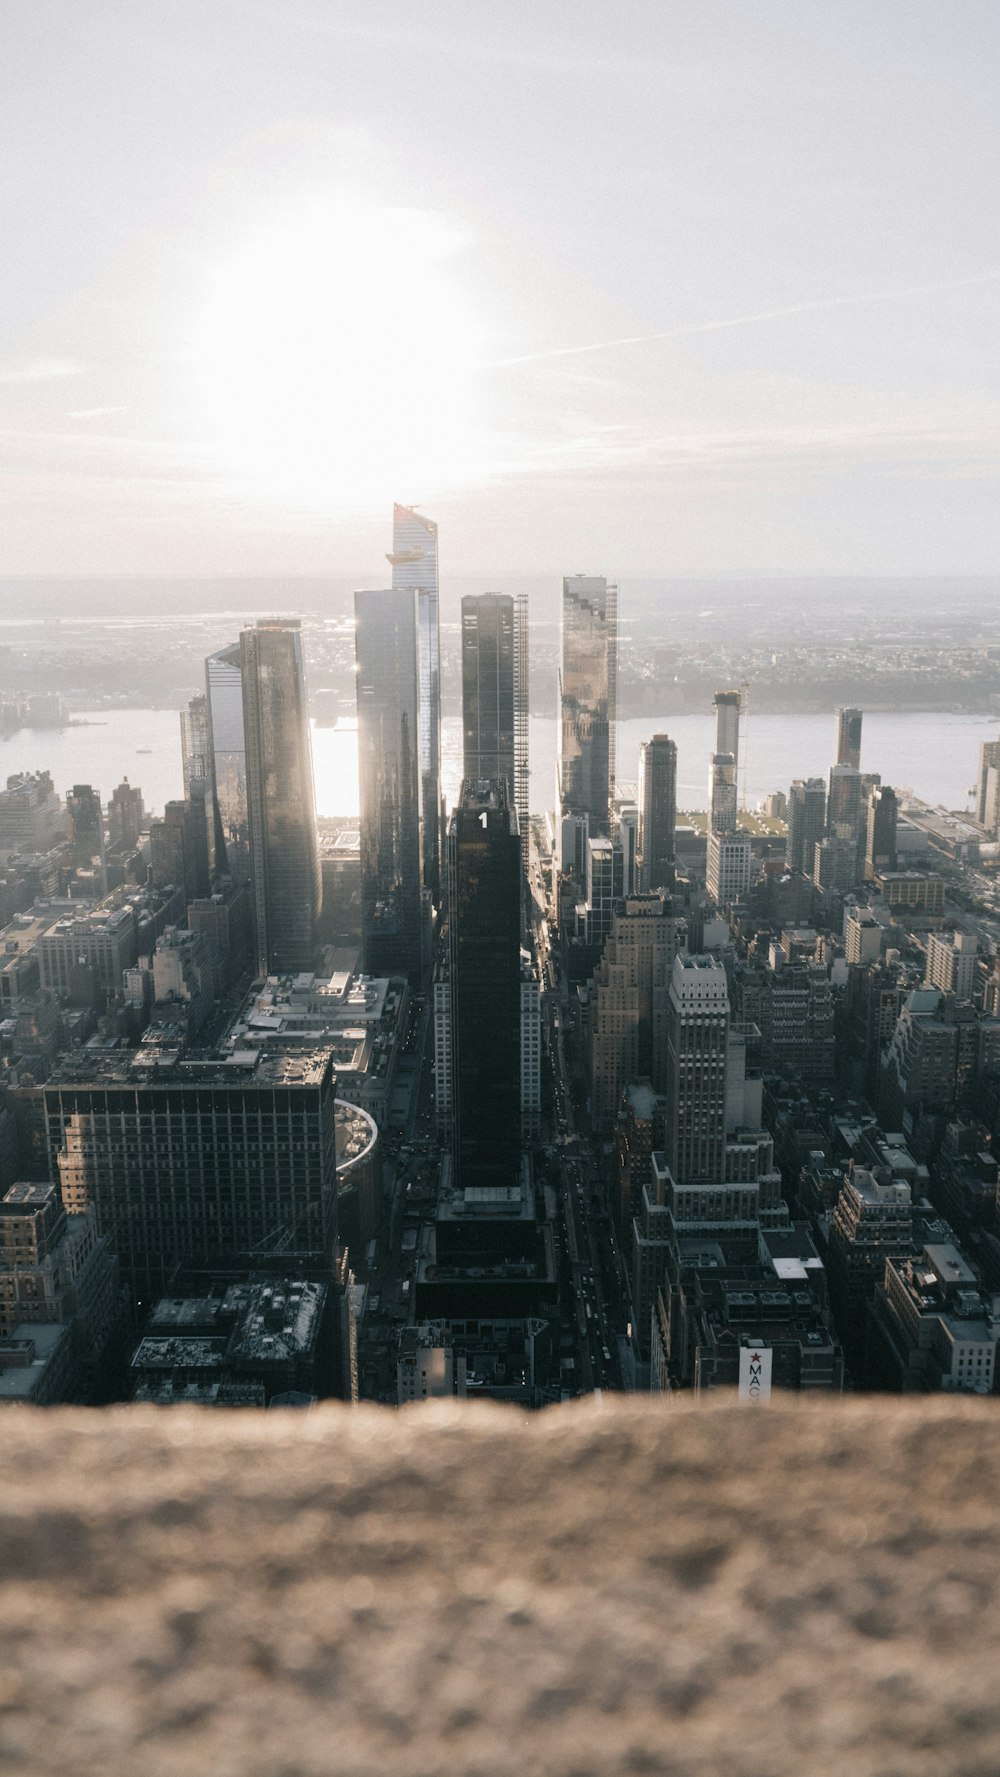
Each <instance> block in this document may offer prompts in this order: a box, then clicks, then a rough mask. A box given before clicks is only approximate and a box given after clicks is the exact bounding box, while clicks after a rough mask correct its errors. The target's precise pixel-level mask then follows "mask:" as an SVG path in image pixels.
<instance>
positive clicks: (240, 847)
mask: <svg viewBox="0 0 1000 1777" xmlns="http://www.w3.org/2000/svg"><path fill="white" fill-rule="evenodd" d="M205 690H206V695H207V700H208V730H209V748H210V753H211V765H212V774H211V775H212V789H213V792H214V797H215V822H216V825H215V834H216V847H215V849H216V860H217V867H218V868H219V869H220V870H226V871H227V872H228V874H229V875H230V876H231V877H233V878H234V880H235V881H237V882H247V881H249V878H250V817H249V813H248V810H247V744H246V734H245V731H244V727H243V668H242V665H241V655H240V645H239V643H238V642H234V643H232V644H231V646H230V647H228V648H220V649H219V652H218V653H217V654H210V655H209V657H208V659H207V660H206V662H205Z"/></svg>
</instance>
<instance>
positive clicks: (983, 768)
mask: <svg viewBox="0 0 1000 1777" xmlns="http://www.w3.org/2000/svg"><path fill="white" fill-rule="evenodd" d="M976 820H977V821H978V822H979V825H980V826H981V827H986V828H987V829H988V830H989V832H991V833H995V832H996V831H997V827H998V824H1000V740H984V741H983V742H982V745H981V746H980V748H979V777H978V780H977V783H976Z"/></svg>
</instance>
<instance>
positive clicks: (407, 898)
mask: <svg viewBox="0 0 1000 1777" xmlns="http://www.w3.org/2000/svg"><path fill="white" fill-rule="evenodd" d="M416 597H417V595H416V593H413V592H411V593H406V592H402V591H393V590H392V589H391V588H390V589H388V590H386V591H379V592H358V593H355V595H354V616H355V629H354V640H355V650H356V656H357V699H358V780H359V788H360V795H361V818H360V832H361V939H362V947H363V951H364V961H365V968H366V970H367V971H368V973H369V974H372V975H392V974H404V975H408V974H413V973H415V972H417V971H419V969H420V964H421V950H422V946H421V932H422V902H421V890H422V881H421V867H420V750H419V720H418V676H417V664H418V663H417V626H416Z"/></svg>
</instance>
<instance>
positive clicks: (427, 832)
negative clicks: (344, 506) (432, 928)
mask: <svg viewBox="0 0 1000 1777" xmlns="http://www.w3.org/2000/svg"><path fill="white" fill-rule="evenodd" d="M386 559H387V560H388V562H389V565H390V567H391V568H392V589H393V591H394V592H397V593H403V594H406V595H407V604H408V606H409V601H410V599H411V598H413V599H415V620H416V626H417V636H416V646H417V748H418V770H419V774H420V858H421V871H422V880H423V886H424V888H425V889H427V890H429V892H430V895H431V898H432V900H433V902H434V905H435V906H438V905H439V903H440V900H441V848H442V842H443V833H442V827H441V821H442V814H441V639H440V616H439V609H438V600H439V594H438V528H437V525H436V524H435V523H434V520H433V519H431V518H424V516H423V514H422V513H420V512H415V511H414V510H413V509H412V507H410V506H394V507H393V509H392V549H391V551H390V553H389V555H388V556H387V558H386Z"/></svg>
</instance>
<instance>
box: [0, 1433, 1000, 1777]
mask: <svg viewBox="0 0 1000 1777" xmlns="http://www.w3.org/2000/svg"><path fill="white" fill-rule="evenodd" d="M998 1410H1000V1409H998V1403H994V1402H982V1403H970V1404H968V1405H963V1404H944V1403H928V1404H926V1405H923V1404H921V1405H919V1406H909V1405H902V1404H901V1405H892V1404H889V1403H886V1402H884V1401H877V1402H870V1403H867V1404H864V1403H861V1404H848V1403H845V1404H835V1403H831V1402H830V1401H828V1400H827V1401H824V1402H822V1403H818V1404H816V1405H814V1406H812V1407H807V1406H801V1407H799V1406H789V1407H785V1406H781V1407H778V1406H774V1405H772V1406H771V1407H770V1408H750V1409H742V1410H741V1409H740V1408H738V1407H736V1406H733V1405H725V1406H707V1407H682V1408H667V1407H664V1408H658V1407H651V1406H648V1405H647V1406H644V1407H643V1406H637V1405H628V1404H622V1405H615V1406H611V1405H605V1406H603V1407H592V1408H584V1407H580V1408H572V1409H570V1408H567V1409H563V1410H559V1409H555V1410H550V1411H549V1412H548V1413H544V1414H540V1415H538V1416H535V1417H532V1416H528V1415H524V1414H520V1413H518V1412H516V1411H513V1410H504V1409H501V1408H495V1409H492V1410H491V1409H488V1408H485V1407H479V1408H467V1407H464V1406H463V1407H459V1406H440V1407H417V1408H412V1409H408V1410H407V1411H405V1412H403V1413H400V1414H393V1413H389V1412H385V1411H378V1410H377V1409H355V1410H353V1411H352V1410H350V1409H345V1408H336V1407H331V1408H328V1409H321V1410H317V1411H315V1412H313V1413H307V1414H296V1413H290V1412H289V1413H270V1414H254V1413H240V1412H229V1413H226V1412H221V1411H216V1412H203V1413H198V1412H197V1411H193V1410H187V1409H182V1408H177V1409H169V1410H165V1411H157V1410H156V1409H138V1408H135V1409H118V1410H114V1411H111V1412H107V1413H90V1414H87V1413H58V1412H52V1413H46V1412H32V1411H30V1410H26V1411H23V1412H20V1413H17V1412H8V1413H6V1414H4V1415H3V1416H2V1419H0V1642H2V1647H0V1769H2V1770H3V1771H4V1772H5V1773H18V1774H20V1773H24V1772H30V1773H35V1772H38V1773H46V1774H48V1773H52V1774H55V1773H58V1774H59V1777H91V1774H94V1777H97V1774H98V1773H100V1774H101V1777H131V1774H132V1773H136V1774H140V1773H141V1777H168V1774H169V1777H188V1774H194V1773H197V1774H198V1777H209V1774H211V1777H306V1774H307V1773H308V1774H310V1777H311V1774H312V1773H324V1774H325V1773H328V1772H335V1773H337V1774H338V1777H353V1774H355V1773H365V1774H367V1773H383V1772H384V1773H390V1774H392V1777H396V1774H397V1773H398V1774H400V1777H454V1774H456V1773H461V1774H463V1777H464V1774H468V1777H501V1774H502V1777H508V1774H511V1777H513V1774H514V1773H518V1774H525V1777H535V1774H538V1777H543V1774H544V1777H549V1774H552V1773H554V1774H557V1777H589V1774H593V1777H597V1774H598V1773H600V1774H604V1773H610V1772H615V1773H664V1774H667V1773H669V1774H670V1777H720V1774H725V1777H786V1774H790V1773H793V1772H794V1773H796V1777H825V1774H826V1773H834V1772H836V1773H838V1774H849V1777H876V1774H877V1777H932V1774H933V1777H941V1773H954V1774H955V1777H997V1773H998V1772H1000V1602H998V1585H997V1581H998V1569H1000V1538H998V1527H1000V1417H998Z"/></svg>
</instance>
